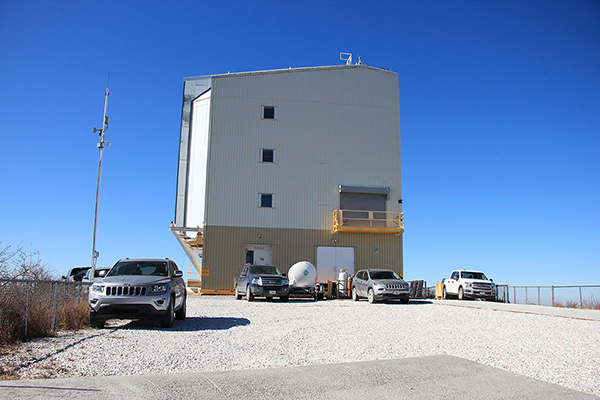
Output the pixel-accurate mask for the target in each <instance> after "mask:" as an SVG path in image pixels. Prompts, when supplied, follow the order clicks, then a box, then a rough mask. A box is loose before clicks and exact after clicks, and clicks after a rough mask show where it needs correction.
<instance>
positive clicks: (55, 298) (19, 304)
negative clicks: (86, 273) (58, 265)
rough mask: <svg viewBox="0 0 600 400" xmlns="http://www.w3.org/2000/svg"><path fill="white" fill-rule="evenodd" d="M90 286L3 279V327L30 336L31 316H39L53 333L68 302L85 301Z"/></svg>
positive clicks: (0, 314) (0, 284) (0, 306)
mask: <svg viewBox="0 0 600 400" xmlns="http://www.w3.org/2000/svg"><path fill="white" fill-rule="evenodd" d="M88 286H90V283H88V282H85V283H83V282H67V281H62V280H30V279H0V320H1V321H0V325H1V327H2V329H9V330H12V331H20V332H22V333H23V335H19V336H23V337H28V336H29V332H28V331H29V325H30V324H31V323H32V316H33V315H36V318H38V317H39V318H40V319H41V320H43V322H42V323H43V324H45V323H46V321H47V322H48V323H49V325H50V326H49V329H50V331H51V332H54V331H55V328H56V325H57V324H56V322H57V316H58V314H59V311H60V310H61V309H62V307H64V306H65V305H66V304H68V303H74V302H75V301H76V302H77V303H80V302H81V301H84V300H86V299H87V288H88ZM45 326H46V327H48V325H45Z"/></svg>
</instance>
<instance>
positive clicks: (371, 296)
mask: <svg viewBox="0 0 600 400" xmlns="http://www.w3.org/2000/svg"><path fill="white" fill-rule="evenodd" d="M367 298H368V299H369V303H371V304H373V303H375V293H373V289H371V288H369V291H368V292H367Z"/></svg>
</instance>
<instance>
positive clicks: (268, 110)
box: [262, 106, 275, 119]
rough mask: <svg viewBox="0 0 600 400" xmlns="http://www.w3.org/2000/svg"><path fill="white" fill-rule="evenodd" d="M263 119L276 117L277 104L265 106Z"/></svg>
mask: <svg viewBox="0 0 600 400" xmlns="http://www.w3.org/2000/svg"><path fill="white" fill-rule="evenodd" d="M262 114H263V115H262V117H263V119H275V106H263V112H262Z"/></svg>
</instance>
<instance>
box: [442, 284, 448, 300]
mask: <svg viewBox="0 0 600 400" xmlns="http://www.w3.org/2000/svg"><path fill="white" fill-rule="evenodd" d="M442 299H444V300H448V293H447V292H446V286H444V289H443V290H442Z"/></svg>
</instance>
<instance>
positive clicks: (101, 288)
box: [92, 285, 104, 293]
mask: <svg viewBox="0 0 600 400" xmlns="http://www.w3.org/2000/svg"><path fill="white" fill-rule="evenodd" d="M92 292H94V293H104V286H102V285H92Z"/></svg>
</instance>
